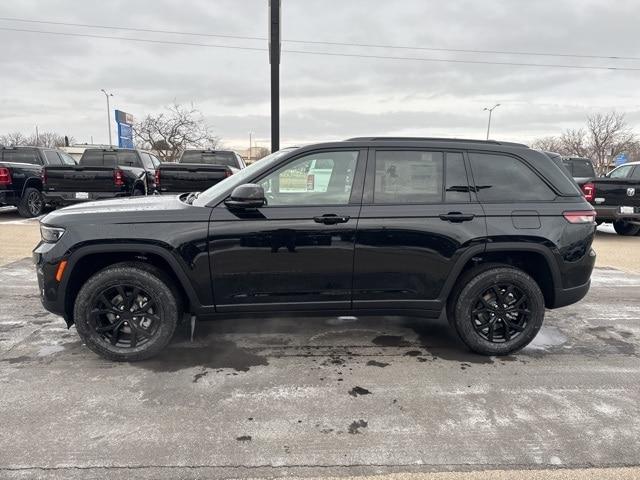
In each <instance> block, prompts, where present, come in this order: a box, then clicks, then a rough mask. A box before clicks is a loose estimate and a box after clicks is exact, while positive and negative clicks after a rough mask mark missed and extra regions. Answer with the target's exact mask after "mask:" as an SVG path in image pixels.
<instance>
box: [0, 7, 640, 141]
mask: <svg viewBox="0 0 640 480" xmlns="http://www.w3.org/2000/svg"><path fill="white" fill-rule="evenodd" d="M282 4H283V5H282V8H283V15H282V17H283V18H282V22H283V32H282V35H283V39H285V40H286V39H304V40H321V41H336V42H354V43H376V44H395V45H417V46H424V47H439V48H440V47H444V48H461V49H482V50H510V51H530V52H531V51H533V52H551V53H580V54H588V55H612V56H615V55H617V56H634V57H640V40H639V38H640V28H639V26H638V19H639V18H640V1H638V0H617V1H616V2H611V1H610V0H609V1H606V0H602V1H600V0H536V1H535V2H531V1H529V2H525V1H513V0H484V1H477V0H450V1H447V2H443V1H440V0H396V1H388V0H387V1H383V0H377V1H374V0H358V1H356V0H351V1H349V0H282ZM0 16H1V17H15V18H23V19H33V20H47V21H59V22H71V23H86V24H99V25H116V26H126V27H134V28H148V29H162V30H176V31H182V32H201V33H213V34H229V35H242V36H254V37H255V36H257V37H265V36H266V35H267V0H181V1H175V0H110V1H108V2H98V1H88V0H48V1H46V2H45V1H42V0H40V1H36V0H3V1H2V2H1V3H0ZM0 27H10V28H19V29H31V30H46V31H56V32H73V33H89V34H96V35H109V36H121V37H135V38H147V39H156V40H171V41H185V42H195V43H209V44H218V45H239V46H249V47H262V48H266V42H265V41H249V40H230V39H220V38H212V37H209V38H207V37H194V36H179V35H168V34H150V33H143V32H126V31H117V30H114V31H111V30H96V29H89V28H81V27H76V28H71V27H63V26H55V25H44V24H28V23H17V22H11V21H6V20H0ZM0 45H1V46H2V47H1V48H0V133H6V132H9V131H16V130H17V131H23V132H25V133H30V132H32V131H33V130H34V126H35V125H36V124H37V125H38V126H39V128H40V130H41V131H43V130H54V131H57V132H60V133H65V134H68V135H72V136H73V137H75V138H76V139H77V141H79V142H89V141H90V140H91V136H93V139H94V141H95V142H106V140H107V132H106V113H105V101H104V96H103V94H102V93H101V92H100V89H101V88H105V89H107V90H109V91H112V92H113V93H114V94H115V97H114V99H113V102H112V106H113V107H114V108H118V109H121V110H124V111H127V112H130V113H132V114H133V115H134V116H136V117H138V118H141V117H143V116H144V115H146V114H148V113H157V112H159V111H161V110H162V108H163V106H164V105H167V104H169V103H171V102H173V101H174V100H175V101H177V102H181V103H189V102H193V103H194V104H195V105H196V106H197V107H198V108H199V109H200V110H201V111H202V112H203V113H204V114H205V116H206V118H207V120H208V121H209V122H210V123H211V125H212V126H213V128H214V131H215V132H216V134H218V135H219V136H220V137H222V140H223V142H224V143H225V144H226V145H227V146H231V147H237V148H245V147H246V144H247V143H248V132H249V131H253V132H255V135H254V138H257V139H258V140H262V145H264V146H268V144H269V142H268V139H269V135H270V134H269V65H268V55H267V52H261V51H243V50H230V49H221V48H204V47H196V46H177V45H161V44H146V43H138V42H131V41H126V40H110V39H94V38H83V37H63V36H53V35H45V34H39V33H23V32H14V31H3V30H0ZM283 48H285V49H290V50H308V51H330V52H346V53H363V54H370V55H371V54H373V55H394V56H414V57H426V58H449V59H456V60H491V61H506V62H509V61H513V62H524V63H545V64H549V63H554V64H574V65H599V66H620V67H632V68H640V61H633V60H600V59H582V58H550V57H520V56H510V55H500V54H491V55H485V54H466V53H455V54H454V53H444V52H426V51H409V50H392V49H372V48H367V49H365V48H352V47H348V48H346V47H331V46H324V45H299V44H291V43H283ZM494 103H501V104H502V106H501V107H500V108H499V109H498V110H496V112H495V114H494V120H493V124H492V137H494V138H499V139H505V140H520V141H529V140H531V139H532V138H535V137H538V136H542V135H548V134H555V133H559V132H560V131H561V130H562V129H564V128H572V127H579V126H582V125H583V124H584V120H585V117H586V116H587V115H588V114H590V113H592V112H596V111H603V112H604V111H608V110H611V109H616V110H618V111H621V112H626V113H627V118H628V120H629V123H630V124H631V125H632V126H633V127H634V128H635V129H636V130H637V131H638V130H640V71H606V70H603V71H598V70H571V69H561V68H534V67H518V66H500V65H472V64H460V63H430V62H417V61H400V60H382V59H364V58H342V57H324V56H316V55H302V54H297V53H284V54H283V58H282V64H281V109H282V121H281V136H282V142H281V143H282V145H283V146H285V145H288V144H295V143H306V142H312V141H321V140H332V139H341V138H348V137H349V136H354V135H367V134H373V135H382V134H385V135H386V134H389V135H421V136H455V137H472V138H483V136H484V134H485V129H486V120H487V116H486V112H483V107H485V106H491V105H493V104H494Z"/></svg>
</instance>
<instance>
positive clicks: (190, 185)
mask: <svg viewBox="0 0 640 480" xmlns="http://www.w3.org/2000/svg"><path fill="white" fill-rule="evenodd" d="M243 168H245V164H244V160H242V157H241V156H240V155H238V154H237V153H236V152H233V151H231V150H185V151H184V152H183V153H182V155H181V156H180V159H179V160H178V162H177V163H162V164H161V165H160V167H159V168H157V169H156V178H155V183H156V188H157V189H158V192H159V193H161V194H165V193H174V194H176V193H185V192H201V191H204V190H206V189H207V188H209V187H211V186H212V185H215V184H216V183H218V182H219V181H220V180H224V179H225V178H227V177H230V176H231V175H233V174H234V173H237V172H239V171H240V170H241V169H243Z"/></svg>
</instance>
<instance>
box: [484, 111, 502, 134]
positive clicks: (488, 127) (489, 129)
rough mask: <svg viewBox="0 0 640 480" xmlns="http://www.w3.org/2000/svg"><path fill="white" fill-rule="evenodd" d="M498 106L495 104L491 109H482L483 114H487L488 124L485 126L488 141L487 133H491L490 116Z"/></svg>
mask: <svg viewBox="0 0 640 480" xmlns="http://www.w3.org/2000/svg"><path fill="white" fill-rule="evenodd" d="M499 106H500V104H499V103H496V104H495V105H494V106H493V107H491V108H485V109H484V111H485V112H489V123H488V124H487V140H489V133H490V132H491V114H492V113H493V111H494V110H495V109H496V108H498V107H499Z"/></svg>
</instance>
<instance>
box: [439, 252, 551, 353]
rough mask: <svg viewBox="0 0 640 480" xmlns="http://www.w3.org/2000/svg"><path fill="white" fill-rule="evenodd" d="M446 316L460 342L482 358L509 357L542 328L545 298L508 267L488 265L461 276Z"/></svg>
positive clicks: (534, 285) (532, 283) (520, 273)
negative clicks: (492, 356)
mask: <svg viewBox="0 0 640 480" xmlns="http://www.w3.org/2000/svg"><path fill="white" fill-rule="evenodd" d="M447 310H448V311H447V313H448V316H449V321H450V323H451V324H452V325H453V326H454V328H455V329H456V331H457V332H458V335H459V336H460V338H461V339H462V341H463V342H464V343H465V344H466V345H467V346H468V347H469V348H470V349H471V350H473V351H474V352H476V353H479V354H481V355H508V354H510V353H513V352H516V351H518V350H520V349H521V348H523V347H525V346H526V345H528V344H529V343H530V342H531V340H533V339H534V338H535V336H536V335H537V333H538V331H539V330H540V328H541V327H542V321H543V319H544V297H543V295H542V292H541V291H540V287H538V284H537V283H536V281H535V280H534V279H533V278H531V276H529V275H528V274H527V273H525V272H523V271H522V270H520V269H518V268H514V267H511V266H509V265H501V264H488V265H484V266H480V267H477V268H474V269H472V270H470V271H469V272H467V274H465V275H463V277H462V278H461V279H460V280H459V281H458V285H457V288H456V289H455V290H454V292H453V295H452V297H451V298H450V301H449V305H448V309H447Z"/></svg>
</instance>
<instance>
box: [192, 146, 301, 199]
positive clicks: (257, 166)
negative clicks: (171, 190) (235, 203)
mask: <svg viewBox="0 0 640 480" xmlns="http://www.w3.org/2000/svg"><path fill="white" fill-rule="evenodd" d="M296 148H297V147H296ZM293 150H295V148H283V149H282V150H278V151H277V152H274V153H272V154H271V155H267V156H266V157H264V158H262V159H261V160H258V161H257V162H255V163H252V164H251V165H249V166H248V167H247V168H244V169H242V170H240V171H239V172H238V173H236V174H235V175H231V176H230V177H227V178H225V179H224V180H222V181H221V182H218V183H216V184H215V185H214V186H212V187H210V188H208V189H206V190H205V191H204V192H202V193H201V194H200V195H198V198H197V199H196V200H195V201H194V202H193V205H196V206H200V207H201V206H204V205H206V204H207V203H209V201H211V200H212V199H213V198H214V197H215V196H216V195H218V194H219V193H221V192H224V191H225V190H226V189H227V188H229V187H232V186H237V185H242V184H243V183H247V182H248V181H249V179H250V178H251V177H253V176H254V175H255V173H257V172H259V171H260V170H262V169H263V168H265V167H267V166H268V165H270V164H272V163H274V162H276V161H278V160H279V159H280V158H281V157H283V156H284V155H286V154H287V153H290V152H292V151H293Z"/></svg>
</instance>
